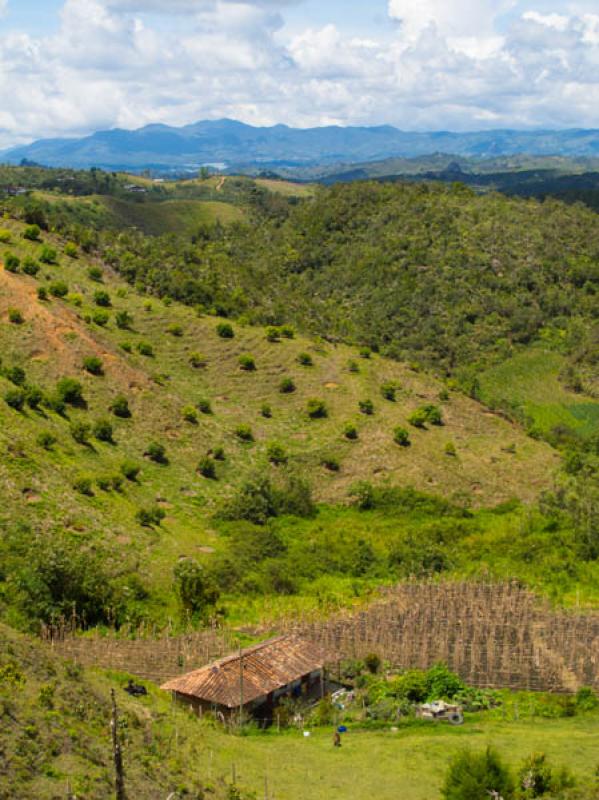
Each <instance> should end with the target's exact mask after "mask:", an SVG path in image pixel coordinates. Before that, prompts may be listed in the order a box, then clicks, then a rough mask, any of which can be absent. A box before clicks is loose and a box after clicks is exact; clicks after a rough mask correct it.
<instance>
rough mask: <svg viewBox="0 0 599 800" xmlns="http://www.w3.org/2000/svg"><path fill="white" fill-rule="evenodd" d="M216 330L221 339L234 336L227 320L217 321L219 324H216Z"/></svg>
mask: <svg viewBox="0 0 599 800" xmlns="http://www.w3.org/2000/svg"><path fill="white" fill-rule="evenodd" d="M216 332H217V334H218V335H219V336H220V338H221V339H233V337H234V336H235V332H234V330H233V326H232V325H230V324H229V323H228V322H219V324H218V325H217V326H216Z"/></svg>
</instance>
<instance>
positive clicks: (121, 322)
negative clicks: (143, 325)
mask: <svg viewBox="0 0 599 800" xmlns="http://www.w3.org/2000/svg"><path fill="white" fill-rule="evenodd" d="M114 320H115V322H116V326H117V328H119V329H120V330H122V331H128V330H131V326H132V325H133V317H132V316H131V314H130V313H129V312H128V311H117V312H116V314H115V317H114Z"/></svg>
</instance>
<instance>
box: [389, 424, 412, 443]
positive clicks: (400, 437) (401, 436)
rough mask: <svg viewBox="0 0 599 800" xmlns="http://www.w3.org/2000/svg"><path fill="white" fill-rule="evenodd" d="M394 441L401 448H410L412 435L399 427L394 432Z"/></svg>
mask: <svg viewBox="0 0 599 800" xmlns="http://www.w3.org/2000/svg"><path fill="white" fill-rule="evenodd" d="M393 441H394V442H395V444H398V445H400V446H401V447H409V445H410V434H409V433H408V432H407V430H406V429H405V428H402V427H401V426H398V427H397V428H395V430H394V431H393Z"/></svg>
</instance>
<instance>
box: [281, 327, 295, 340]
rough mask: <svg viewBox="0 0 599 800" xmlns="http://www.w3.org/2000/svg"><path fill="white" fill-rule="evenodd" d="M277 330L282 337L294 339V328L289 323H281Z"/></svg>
mask: <svg viewBox="0 0 599 800" xmlns="http://www.w3.org/2000/svg"><path fill="white" fill-rule="evenodd" d="M279 331H280V333H281V336H282V337H283V339H295V330H294V328H292V327H291V325H281V327H280V328H279Z"/></svg>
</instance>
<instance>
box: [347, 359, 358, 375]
mask: <svg viewBox="0 0 599 800" xmlns="http://www.w3.org/2000/svg"><path fill="white" fill-rule="evenodd" d="M347 369H348V370H349V372H353V373H356V372H359V371H360V365H359V364H358V362H357V361H354V360H353V359H350V360H349V361H348V362H347Z"/></svg>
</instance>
